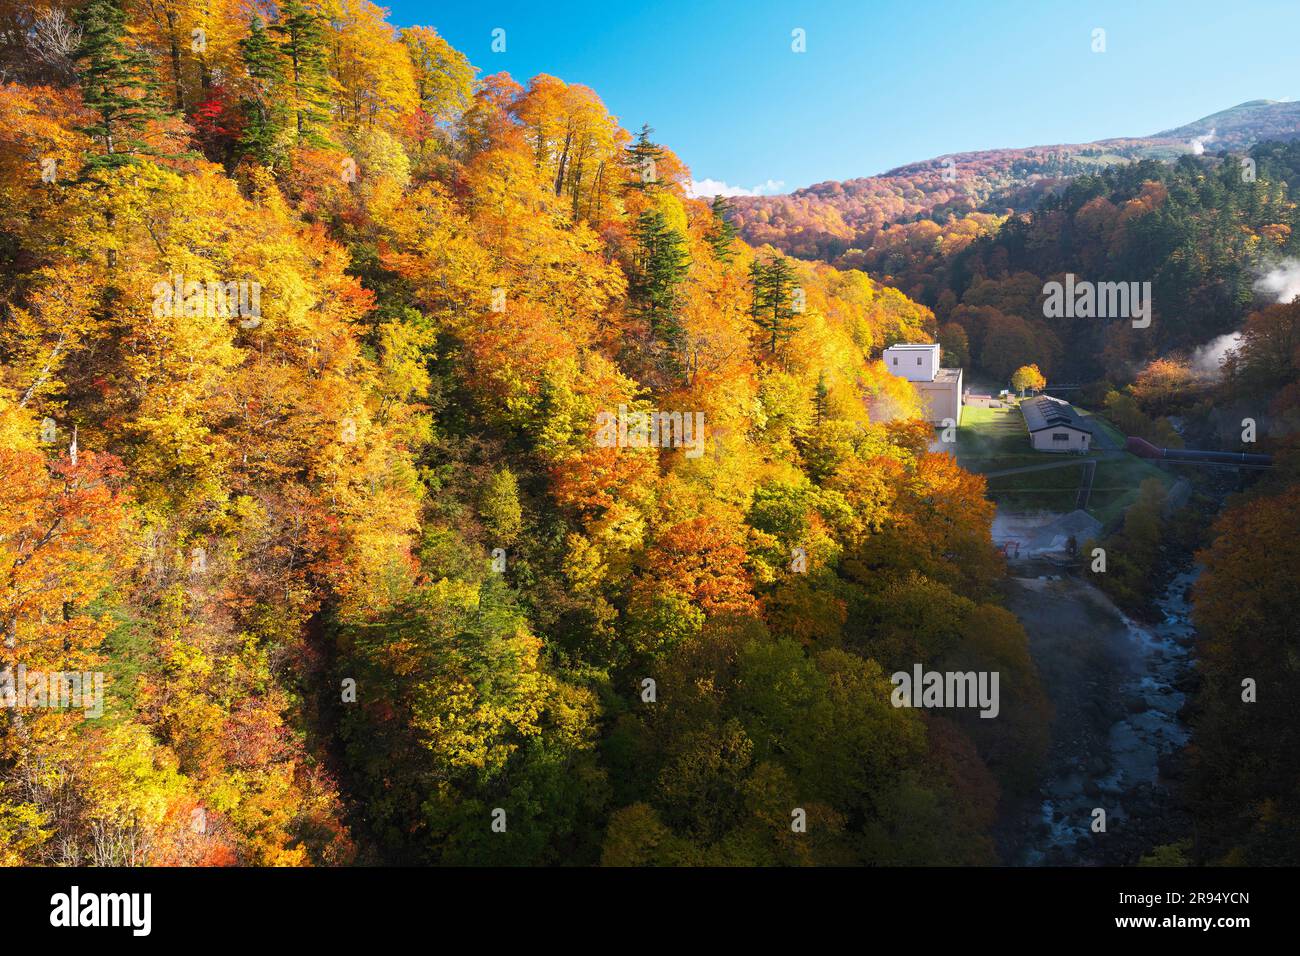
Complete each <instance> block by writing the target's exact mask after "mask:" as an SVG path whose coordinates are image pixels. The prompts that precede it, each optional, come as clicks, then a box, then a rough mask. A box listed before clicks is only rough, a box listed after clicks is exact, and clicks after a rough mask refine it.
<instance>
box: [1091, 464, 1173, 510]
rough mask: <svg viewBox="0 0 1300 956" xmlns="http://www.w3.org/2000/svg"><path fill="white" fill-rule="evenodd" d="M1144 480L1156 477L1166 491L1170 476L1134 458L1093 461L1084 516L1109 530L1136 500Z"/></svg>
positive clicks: (1171, 476)
mask: <svg viewBox="0 0 1300 956" xmlns="http://www.w3.org/2000/svg"><path fill="white" fill-rule="evenodd" d="M1148 478H1157V479H1159V480H1160V481H1161V482H1163V483H1164V486H1165V488H1166V489H1167V488H1168V487H1169V486H1170V485H1172V484H1173V483H1174V476H1173V475H1171V474H1169V473H1168V472H1167V471H1164V470H1163V469H1161V468H1157V467H1156V466H1155V465H1153V464H1151V462H1149V461H1147V460H1146V459H1144V458H1138V457H1137V456H1136V455H1128V454H1124V455H1120V456H1119V457H1118V458H1107V459H1105V460H1104V461H1099V462H1097V476H1096V478H1094V479H1093V482H1092V496H1091V498H1089V500H1088V513H1089V514H1090V515H1092V516H1093V517H1094V518H1096V519H1097V520H1098V521H1100V522H1101V523H1102V525H1103V526H1105V527H1109V525H1110V523H1111V522H1112V521H1116V520H1118V519H1119V517H1120V516H1121V515H1122V514H1123V513H1124V512H1125V511H1126V510H1127V509H1128V506H1129V505H1131V504H1132V503H1133V502H1134V501H1136V500H1137V496H1138V489H1139V488H1140V487H1141V485H1142V482H1144V481H1146V480H1147V479H1148Z"/></svg>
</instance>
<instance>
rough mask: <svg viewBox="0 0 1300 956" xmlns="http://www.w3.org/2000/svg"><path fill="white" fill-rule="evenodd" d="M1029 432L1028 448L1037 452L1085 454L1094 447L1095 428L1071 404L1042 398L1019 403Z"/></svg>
mask: <svg viewBox="0 0 1300 956" xmlns="http://www.w3.org/2000/svg"><path fill="white" fill-rule="evenodd" d="M1020 413H1021V414H1022V415H1024V416H1025V428H1027V429H1028V430H1029V444H1031V445H1032V446H1033V447H1034V448H1035V449H1036V450H1038V451H1077V452H1086V451H1087V450H1088V449H1089V448H1091V447H1092V426H1091V425H1089V424H1088V422H1087V421H1086V420H1085V419H1084V418H1083V416H1082V415H1080V414H1079V413H1078V412H1076V411H1075V410H1074V407H1073V406H1072V405H1071V404H1070V403H1069V402H1064V401H1061V399H1059V398H1053V397H1052V396H1051V395H1039V396H1038V397H1037V398H1030V399H1026V400H1025V401H1023V402H1021V403H1020Z"/></svg>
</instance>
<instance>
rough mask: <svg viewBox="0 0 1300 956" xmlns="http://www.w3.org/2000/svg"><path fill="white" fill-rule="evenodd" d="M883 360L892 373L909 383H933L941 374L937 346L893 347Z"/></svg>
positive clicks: (883, 356) (888, 350) (888, 349)
mask: <svg viewBox="0 0 1300 956" xmlns="http://www.w3.org/2000/svg"><path fill="white" fill-rule="evenodd" d="M881 358H883V359H884V360H885V366H886V367H887V368H888V369H889V371H890V372H892V373H893V374H895V375H897V376H898V377H899V378H905V379H907V380H908V381H909V382H933V381H934V377H935V375H936V374H938V372H939V346H937V345H891V346H890V347H889V348H887V349H885V352H884V355H882V356H881Z"/></svg>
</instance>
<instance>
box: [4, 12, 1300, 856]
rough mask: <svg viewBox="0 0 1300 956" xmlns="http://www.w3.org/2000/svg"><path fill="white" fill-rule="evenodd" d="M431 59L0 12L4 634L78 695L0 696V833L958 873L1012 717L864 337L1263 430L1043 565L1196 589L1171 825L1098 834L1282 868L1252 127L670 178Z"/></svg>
mask: <svg viewBox="0 0 1300 956" xmlns="http://www.w3.org/2000/svg"><path fill="white" fill-rule="evenodd" d="M430 16H431V18H433V17H434V15H433V14H430ZM483 65H484V64H477V63H471V61H470V59H469V58H467V56H466V55H465V54H464V53H462V52H461V51H459V50H457V49H455V48H453V46H452V45H450V44H449V43H448V42H447V41H446V40H445V39H444V38H443V36H441V35H440V34H439V32H438V30H437V29H435V28H433V27H424V26H413V27H399V26H396V25H394V23H392V22H390V19H389V17H388V14H387V11H385V10H383V9H381V8H379V7H377V6H375V5H374V4H372V3H370V2H369V0H281V2H270V0H265V2H263V0H49V2H45V0H29V2H8V0H5V2H0V80H2V81H3V83H2V85H0V202H2V203H3V206H4V208H5V209H6V211H7V215H6V216H5V218H4V221H3V223H0V635H2V638H3V640H2V641H0V669H3V670H4V671H5V672H6V673H8V674H9V675H11V677H10V684H9V686H10V688H11V690H10V692H9V693H10V697H11V698H12V697H13V693H14V691H13V683H12V681H13V679H14V675H20V674H21V675H40V674H74V675H76V676H77V678H78V689H79V691H81V692H82V693H83V696H88V695H89V688H90V687H92V686H95V687H101V688H102V699H101V698H99V697H96V700H95V701H94V702H93V705H92V704H87V705H86V706H80V705H78V706H72V707H67V706H65V707H59V706H53V705H52V704H53V701H52V700H51V699H50V698H51V697H57V696H58V692H59V688H58V687H56V686H55V684H46V685H45V686H44V687H41V686H39V685H38V686H37V687H36V689H35V690H33V688H32V685H31V684H30V682H29V683H28V686H27V687H23V686H21V681H20V685H19V686H18V688H17V691H18V693H19V696H20V697H26V703H27V704H28V706H21V705H20V706H12V704H11V705H10V706H6V707H5V708H4V709H3V710H0V864H3V865H5V866H102V865H115V866H123V865H129V866H174V865H180V866H349V865H363V866H364V865H371V866H374V865H394V864H418V865H502V864H511V865H530V866H547V865H584V866H586V865H606V866H646V865H685V866H716V865H740V866H793V865H840V866H859V865H916V864H948V865H997V864H1000V863H1006V862H1012V861H1011V860H1009V859H1008V851H1007V849H1006V848H1007V847H1008V846H1009V845H1010V844H1009V843H1008V841H1009V840H1010V839H1011V838H1010V837H1008V835H1007V833H1006V832H1005V831H1006V830H1007V827H1008V825H1007V819H1008V816H1007V813H1008V807H1012V806H1025V805H1033V804H1034V802H1035V800H1036V799H1037V798H1036V796H1035V795H1036V794H1037V793H1038V788H1039V785H1040V783H1041V780H1042V774H1043V767H1044V765H1045V762H1049V761H1050V759H1051V757H1050V754H1051V747H1052V742H1053V739H1054V738H1053V729H1052V728H1053V717H1054V714H1055V713H1056V712H1057V710H1058V703H1057V701H1055V700H1054V699H1053V695H1052V694H1051V693H1049V687H1048V683H1047V679H1046V675H1045V674H1044V673H1041V672H1040V665H1039V663H1038V662H1037V660H1036V658H1035V655H1034V653H1033V652H1032V647H1031V644H1032V641H1031V637H1030V634H1029V633H1028V632H1027V630H1026V625H1025V624H1024V623H1023V622H1022V620H1021V619H1020V617H1019V616H1018V614H1017V613H1016V612H1015V610H1014V609H1013V607H1011V606H1010V602H1009V599H1008V593H1009V592H1008V580H1009V576H1010V575H1011V573H1012V572H1011V571H1009V569H1008V562H1007V554H1006V549H1005V548H1002V547H1000V546H999V545H998V544H995V541H994V537H993V535H992V533H991V529H992V528H993V526H994V522H995V516H996V514H997V509H998V508H999V507H1000V505H999V500H1000V499H999V498H998V497H997V494H996V493H990V485H989V482H992V481H994V479H993V478H987V477H986V476H985V475H983V474H980V473H978V471H976V470H973V469H971V468H968V467H966V466H965V465H966V463H965V462H959V460H958V456H957V455H955V454H954V453H953V452H952V450H951V448H950V447H946V446H945V445H944V442H943V440H940V439H939V437H938V435H937V433H936V427H935V425H934V424H932V423H931V422H929V421H927V419H926V415H925V405H924V400H923V397H922V395H921V393H920V390H919V389H916V388H914V387H913V386H912V383H910V382H909V381H907V380H906V379H905V378H900V377H897V376H896V375H894V374H891V371H890V370H889V368H888V367H887V366H886V364H885V363H884V362H883V361H882V360H881V355H882V351H883V350H884V349H885V348H886V347H888V346H891V345H895V344H898V343H937V344H938V345H939V346H941V348H942V354H943V363H944V365H945V366H948V365H952V366H955V367H961V368H964V369H965V370H966V374H967V375H968V376H971V375H976V376H978V377H979V378H980V379H981V380H986V381H988V382H990V383H993V384H994V387H995V389H1007V388H1011V385H1010V379H1011V376H1012V375H1013V374H1014V373H1016V371H1017V369H1020V368H1023V367H1027V366H1031V365H1032V366H1035V367H1036V368H1037V369H1038V370H1040V371H1041V374H1042V375H1043V376H1044V383H1045V384H1046V385H1048V386H1050V385H1051V383H1052V382H1054V381H1057V382H1069V383H1075V384H1077V385H1078V386H1079V388H1080V391H1079V392H1078V393H1077V394H1075V395H1074V397H1073V398H1072V399H1071V400H1072V401H1075V402H1076V404H1077V405H1079V406H1080V407H1083V408H1086V409H1089V410H1091V411H1093V412H1095V413H1096V414H1098V415H1101V416H1104V417H1105V418H1106V419H1107V420H1108V421H1109V422H1111V423H1113V424H1114V426H1115V427H1116V428H1117V429H1118V430H1119V431H1120V432H1122V435H1123V436H1138V437H1141V438H1143V439H1145V440H1147V441H1149V442H1152V443H1155V444H1157V445H1160V446H1162V447H1163V446H1182V445H1183V444H1186V445H1188V446H1189V447H1190V446H1199V447H1215V448H1228V449H1230V450H1233V451H1242V450H1250V451H1264V452H1267V453H1268V454H1269V455H1270V456H1271V457H1272V461H1273V464H1272V467H1271V468H1269V469H1267V470H1263V471H1258V472H1245V471H1243V472H1241V473H1240V474H1238V473H1237V472H1222V471H1215V472H1211V471H1210V470H1201V471H1198V472H1197V474H1195V475H1191V476H1190V477H1189V478H1188V479H1187V482H1188V483H1189V484H1190V489H1189V491H1188V495H1189V499H1188V500H1190V503H1191V504H1190V506H1189V507H1186V508H1183V509H1181V510H1180V509H1178V508H1175V507H1173V506H1172V505H1171V504H1170V503H1169V500H1168V499H1167V497H1166V490H1165V489H1164V488H1163V487H1157V486H1158V485H1159V482H1157V483H1156V484H1153V485H1144V486H1142V487H1143V491H1142V493H1141V494H1139V493H1138V488H1137V487H1136V485H1135V487H1134V489H1133V496H1132V497H1131V498H1129V499H1125V500H1124V504H1125V506H1126V507H1125V510H1123V511H1117V512H1116V514H1115V516H1114V517H1113V520H1110V521H1108V522H1106V523H1105V527H1104V530H1103V531H1102V532H1100V533H1098V535H1097V536H1096V538H1097V540H1096V541H1090V542H1087V545H1088V546H1089V547H1090V546H1092V545H1097V546H1099V547H1104V548H1105V549H1106V550H1107V551H1108V553H1109V554H1110V555H1111V565H1110V570H1109V571H1108V572H1107V574H1106V575H1105V579H1104V580H1102V581H1099V582H1098V585H1097V587H1098V588H1099V589H1100V590H1101V591H1103V592H1105V593H1106V594H1107V595H1108V600H1111V601H1113V602H1114V604H1115V605H1116V606H1118V607H1119V608H1122V609H1123V610H1124V612H1125V614H1127V615H1129V616H1130V617H1132V618H1133V619H1134V620H1138V621H1142V620H1146V619H1147V618H1149V617H1151V615H1152V614H1154V613H1155V611H1154V610H1153V607H1154V605H1153V603H1152V602H1153V601H1154V599H1155V597H1156V595H1157V594H1158V592H1159V590H1160V589H1161V588H1162V587H1163V585H1164V582H1165V581H1166V580H1167V579H1168V577H1169V576H1171V575H1173V574H1174V573H1176V572H1177V571H1178V570H1179V569H1184V568H1186V567H1190V566H1192V565H1193V564H1194V565H1195V566H1196V567H1198V568H1199V569H1200V572H1199V579H1198V580H1197V581H1196V583H1195V586H1194V587H1193V588H1192V590H1191V592H1190V593H1191V602H1192V608H1193V611H1192V613H1193V620H1194V622H1195V626H1196V631H1197V635H1198V636H1197V644H1196V651H1195V656H1196V662H1197V663H1196V676H1195V678H1194V679H1193V680H1191V681H1190V682H1189V683H1188V684H1187V685H1186V686H1185V687H1184V688H1182V691H1185V693H1186V697H1187V704H1186V707H1185V709H1184V711H1183V713H1184V714H1185V719H1186V722H1187V724H1188V726H1189V727H1190V742H1189V743H1188V744H1187V747H1186V750H1185V766H1184V767H1183V769H1182V770H1181V771H1180V773H1179V774H1178V783H1177V786H1176V795H1177V796H1176V802H1177V805H1178V807H1179V812H1178V814H1177V815H1176V816H1175V817H1174V818H1173V819H1175V820H1176V823H1175V825H1174V829H1175V830H1176V831H1177V832H1171V833H1169V834H1167V835H1164V836H1161V838H1160V839H1159V841H1158V842H1157V841H1156V840H1154V839H1152V840H1151V841H1149V845H1143V846H1136V845H1135V846H1134V847H1132V849H1131V852H1130V850H1128V849H1126V850H1125V851H1123V852H1125V853H1128V856H1127V857H1124V858H1122V859H1121V858H1116V859H1115V860H1113V862H1123V863H1128V864H1137V863H1139V862H1142V861H1146V862H1148V863H1150V862H1164V863H1176V864H1178V865H1201V864H1224V863H1229V864H1231V863H1237V864H1275V863H1296V862H1300V787H1298V786H1297V784H1298V783H1300V767H1298V765H1297V763H1296V759H1295V753H1296V748H1297V746H1298V745H1300V706H1297V704H1300V697H1298V695H1300V679H1298V678H1300V674H1298V673H1297V670H1298V669H1300V643H1298V641H1300V637H1298V632H1297V630H1296V624H1295V617H1296V610H1297V608H1296V604H1295V601H1296V597H1295V570H1294V569H1295V567H1296V566H1297V564H1300V446H1298V445H1297V439H1296V435H1297V434H1298V433H1300V432H1297V428H1298V427H1300V300H1297V301H1296V302H1290V301H1286V300H1285V298H1283V297H1277V296H1274V297H1267V296H1264V295H1262V294H1261V293H1260V292H1259V291H1258V290H1257V288H1256V286H1255V282H1256V277H1257V274H1258V271H1259V267H1260V265H1261V263H1265V262H1273V261H1282V260H1285V259H1287V258H1288V257H1292V256H1296V255H1300V237H1297V236H1296V234H1295V229H1296V227H1297V226H1300V223H1298V222H1297V219H1298V218H1300V214H1298V213H1297V202H1300V142H1291V141H1282V140H1281V139H1279V140H1269V141H1266V142H1260V143H1255V144H1251V145H1249V146H1248V147H1245V148H1243V149H1238V150H1235V151H1234V152H1232V153H1231V155H1229V154H1227V153H1224V154H1221V155H1215V154H1213V153H1207V154H1205V155H1195V156H1192V155H1188V156H1183V157H1181V158H1178V159H1176V160H1172V161H1166V160H1161V159H1154V158H1150V157H1146V156H1140V155H1138V154H1137V153H1133V154H1131V155H1126V156H1125V157H1124V158H1123V161H1122V162H1115V163H1112V164H1108V165H1105V166H1094V165H1091V164H1088V163H1086V162H1079V161H1071V160H1062V159H1061V158H1060V157H1057V156H1053V157H1050V158H1045V157H1042V156H1038V157H1031V158H1029V159H1026V158H1025V157H1024V156H1020V155H1016V156H1010V157H994V158H992V159H989V158H988V157H985V158H984V159H981V160H979V161H978V162H977V161H976V160H974V159H972V160H971V161H970V164H969V165H968V164H967V163H966V162H965V161H962V162H959V163H958V164H957V166H956V169H957V173H958V176H957V177H956V179H955V180H954V179H953V178H951V177H949V178H944V175H943V173H944V170H945V169H946V168H947V167H943V166H940V165H929V166H927V165H925V164H921V165H918V166H917V167H915V168H909V169H908V170H904V171H903V172H901V173H900V174H899V175H898V176H897V177H895V178H894V179H879V180H875V181H872V182H871V183H869V184H866V185H860V186H858V187H852V188H849V189H848V190H847V191H846V190H845V189H843V188H834V187H830V186H827V187H826V188H820V187H819V188H817V189H814V190H812V191H805V192H804V194H802V195H800V196H798V197H795V198H793V199H792V198H790V197H763V198H756V199H751V198H739V199H731V200H729V199H726V198H723V197H721V196H718V197H699V198H697V197H696V195H695V192H694V190H693V189H692V188H691V182H692V180H691V171H690V170H689V169H688V168H687V166H686V164H685V163H684V162H683V161H682V160H681V159H680V158H679V157H678V156H677V155H676V154H675V153H674V152H673V149H672V144H671V143H666V142H661V141H660V139H659V137H658V136H657V134H656V132H655V130H654V128H653V117H648V118H646V119H648V120H650V123H645V122H643V119H642V118H640V117H638V118H636V122H635V123H633V122H631V121H630V120H628V119H626V118H621V117H615V116H613V115H611V113H610V112H609V110H608V109H607V108H606V106H605V104H604V103H603V102H602V100H601V97H600V95H599V91H597V90H593V89H589V88H587V87H586V86H583V85H579V84H577V83H572V82H566V81H565V80H564V79H562V78H557V77H555V76H550V75H546V74H539V75H536V76H533V77H531V78H528V77H511V76H510V75H508V74H505V73H490V72H487V71H486V70H483V69H481V68H480V67H481V66H483ZM1243 157H1245V158H1249V159H1250V160H1251V162H1252V164H1253V166H1252V169H1253V170H1255V174H1252V176H1250V177H1248V178H1247V177H1243V176H1241V175H1240V169H1241V165H1240V161H1241V159H1242V158H1243ZM981 164H982V165H981ZM900 183H901V185H899V184H900ZM783 203H784V205H783ZM1067 273H1072V274H1091V275H1094V276H1097V277H1099V278H1103V279H1105V278H1116V279H1120V278H1125V279H1127V278H1135V279H1136V278H1140V279H1143V280H1149V281H1150V282H1151V283H1152V288H1153V293H1152V301H1153V302H1154V303H1155V308H1154V317H1155V320H1154V323H1153V325H1152V327H1151V329H1150V331H1149V334H1148V333H1143V332H1140V331H1138V330H1137V329H1135V328H1134V327H1132V326H1131V325H1130V324H1129V323H1126V322H1121V323H1109V324H1108V323H1103V322H1097V321H1089V320H1087V319H1085V318H1068V319H1056V318H1052V317H1049V316H1047V315H1045V314H1044V310H1043V308H1042V290H1043V288H1044V283H1047V282H1050V281H1053V280H1060V279H1061V278H1062V277H1063V276H1064V275H1065V274H1067ZM1227 334H1238V335H1239V339H1237V347H1236V348H1235V350H1234V351H1232V352H1230V353H1229V354H1228V357H1227V358H1226V359H1225V360H1224V362H1223V363H1222V364H1221V366H1219V367H1216V368H1214V369H1213V370H1212V371H1211V372H1207V371H1206V370H1205V369H1204V368H1203V367H1202V365H1201V364H1198V359H1197V355H1196V349H1197V348H1198V347H1199V346H1201V345H1202V343H1205V342H1207V341H1209V340H1212V339H1214V338H1216V337H1218V336H1223V335H1227ZM1243 417H1251V418H1252V419H1255V420H1258V421H1259V422H1260V423H1261V424H1260V439H1259V442H1258V443H1257V444H1255V445H1253V446H1251V447H1249V448H1247V446H1245V445H1242V444H1241V441H1240V437H1239V436H1238V435H1237V434H1236V433H1237V432H1240V428H1238V427H1237V425H1236V423H1237V422H1238V421H1239V420H1240V419H1242V418H1243ZM1121 437H1122V436H1121ZM1099 467H1100V466H1099ZM1202 472H1204V473H1202ZM996 490H997V489H996V488H994V489H993V492H996ZM1102 490H1103V491H1105V490H1107V489H1105V488H1103V489H1102ZM1170 494H1172V493H1170ZM1116 500H1117V501H1118V500H1119V497H1118V493H1117V496H1116ZM1117 507H1118V506H1117ZM1075 543H1076V544H1077V545H1078V548H1079V551H1080V553H1082V552H1084V551H1085V550H1087V549H1086V548H1085V541H1084V540H1079V541H1077V542H1075ZM1261 555H1268V560H1261V559H1260V556H1261ZM1083 573H1087V572H1086V571H1085V572H1083ZM914 667H918V668H920V669H921V671H924V672H928V671H937V672H978V673H996V674H997V675H998V677H999V683H998V684H997V685H996V686H997V688H998V690H999V693H1000V702H999V705H998V709H997V715H996V719H985V717H983V716H981V713H980V712H979V710H977V709H965V710H962V709H942V708H930V709H926V708H923V707H919V706H918V707H912V706H898V701H897V695H896V693H895V691H896V687H895V684H896V683H897V682H896V681H891V675H894V674H895V673H896V672H900V671H902V672H908V673H910V672H912V670H913V668H914ZM83 675H84V678H85V684H84V686H82V684H81V678H82V676H83ZM91 675H96V676H95V677H93V678H92V677H91ZM1247 677H1248V678H1251V679H1253V680H1255V681H1257V683H1258V686H1259V694H1258V702H1253V703H1251V704H1250V705H1249V706H1243V705H1242V703H1241V700H1242V697H1241V687H1242V679H1243V678H1247ZM23 680H28V681H30V676H29V677H28V678H23ZM96 682H98V683H96ZM62 689H63V690H67V688H66V687H64V688H62ZM1182 691H1180V692H1182ZM792 820H793V821H794V822H793V823H792ZM1116 852H1119V851H1116Z"/></svg>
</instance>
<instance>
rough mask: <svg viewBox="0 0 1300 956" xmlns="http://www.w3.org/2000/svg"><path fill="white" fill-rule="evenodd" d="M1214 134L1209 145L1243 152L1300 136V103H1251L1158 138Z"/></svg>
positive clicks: (1279, 101) (1182, 137)
mask: <svg viewBox="0 0 1300 956" xmlns="http://www.w3.org/2000/svg"><path fill="white" fill-rule="evenodd" d="M1208 135H1212V136H1213V138H1212V139H1210V140H1208V142H1207V146H1210V147H1212V148H1227V149H1242V148H1245V147H1249V146H1253V145H1254V144H1255V143H1261V142H1264V141H1265V140H1270V139H1277V140H1291V139H1296V138H1298V137H1300V102H1292V101H1290V100H1286V101H1283V100H1251V101H1250V102H1248V103H1240V104H1238V105H1237V106H1234V107H1232V108H1231V109H1226V110H1221V111H1220V112H1218V113H1214V114H1211V115H1210V116H1206V117H1204V118H1202V119H1198V120H1196V121H1195V122H1194V123H1188V124H1187V125H1186V126H1179V127H1178V128H1177V129H1171V130H1165V131H1164V132H1163V133H1157V134H1156V137H1157V138H1165V139H1177V140H1192V139H1195V138H1196V137H1200V136H1208Z"/></svg>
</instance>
